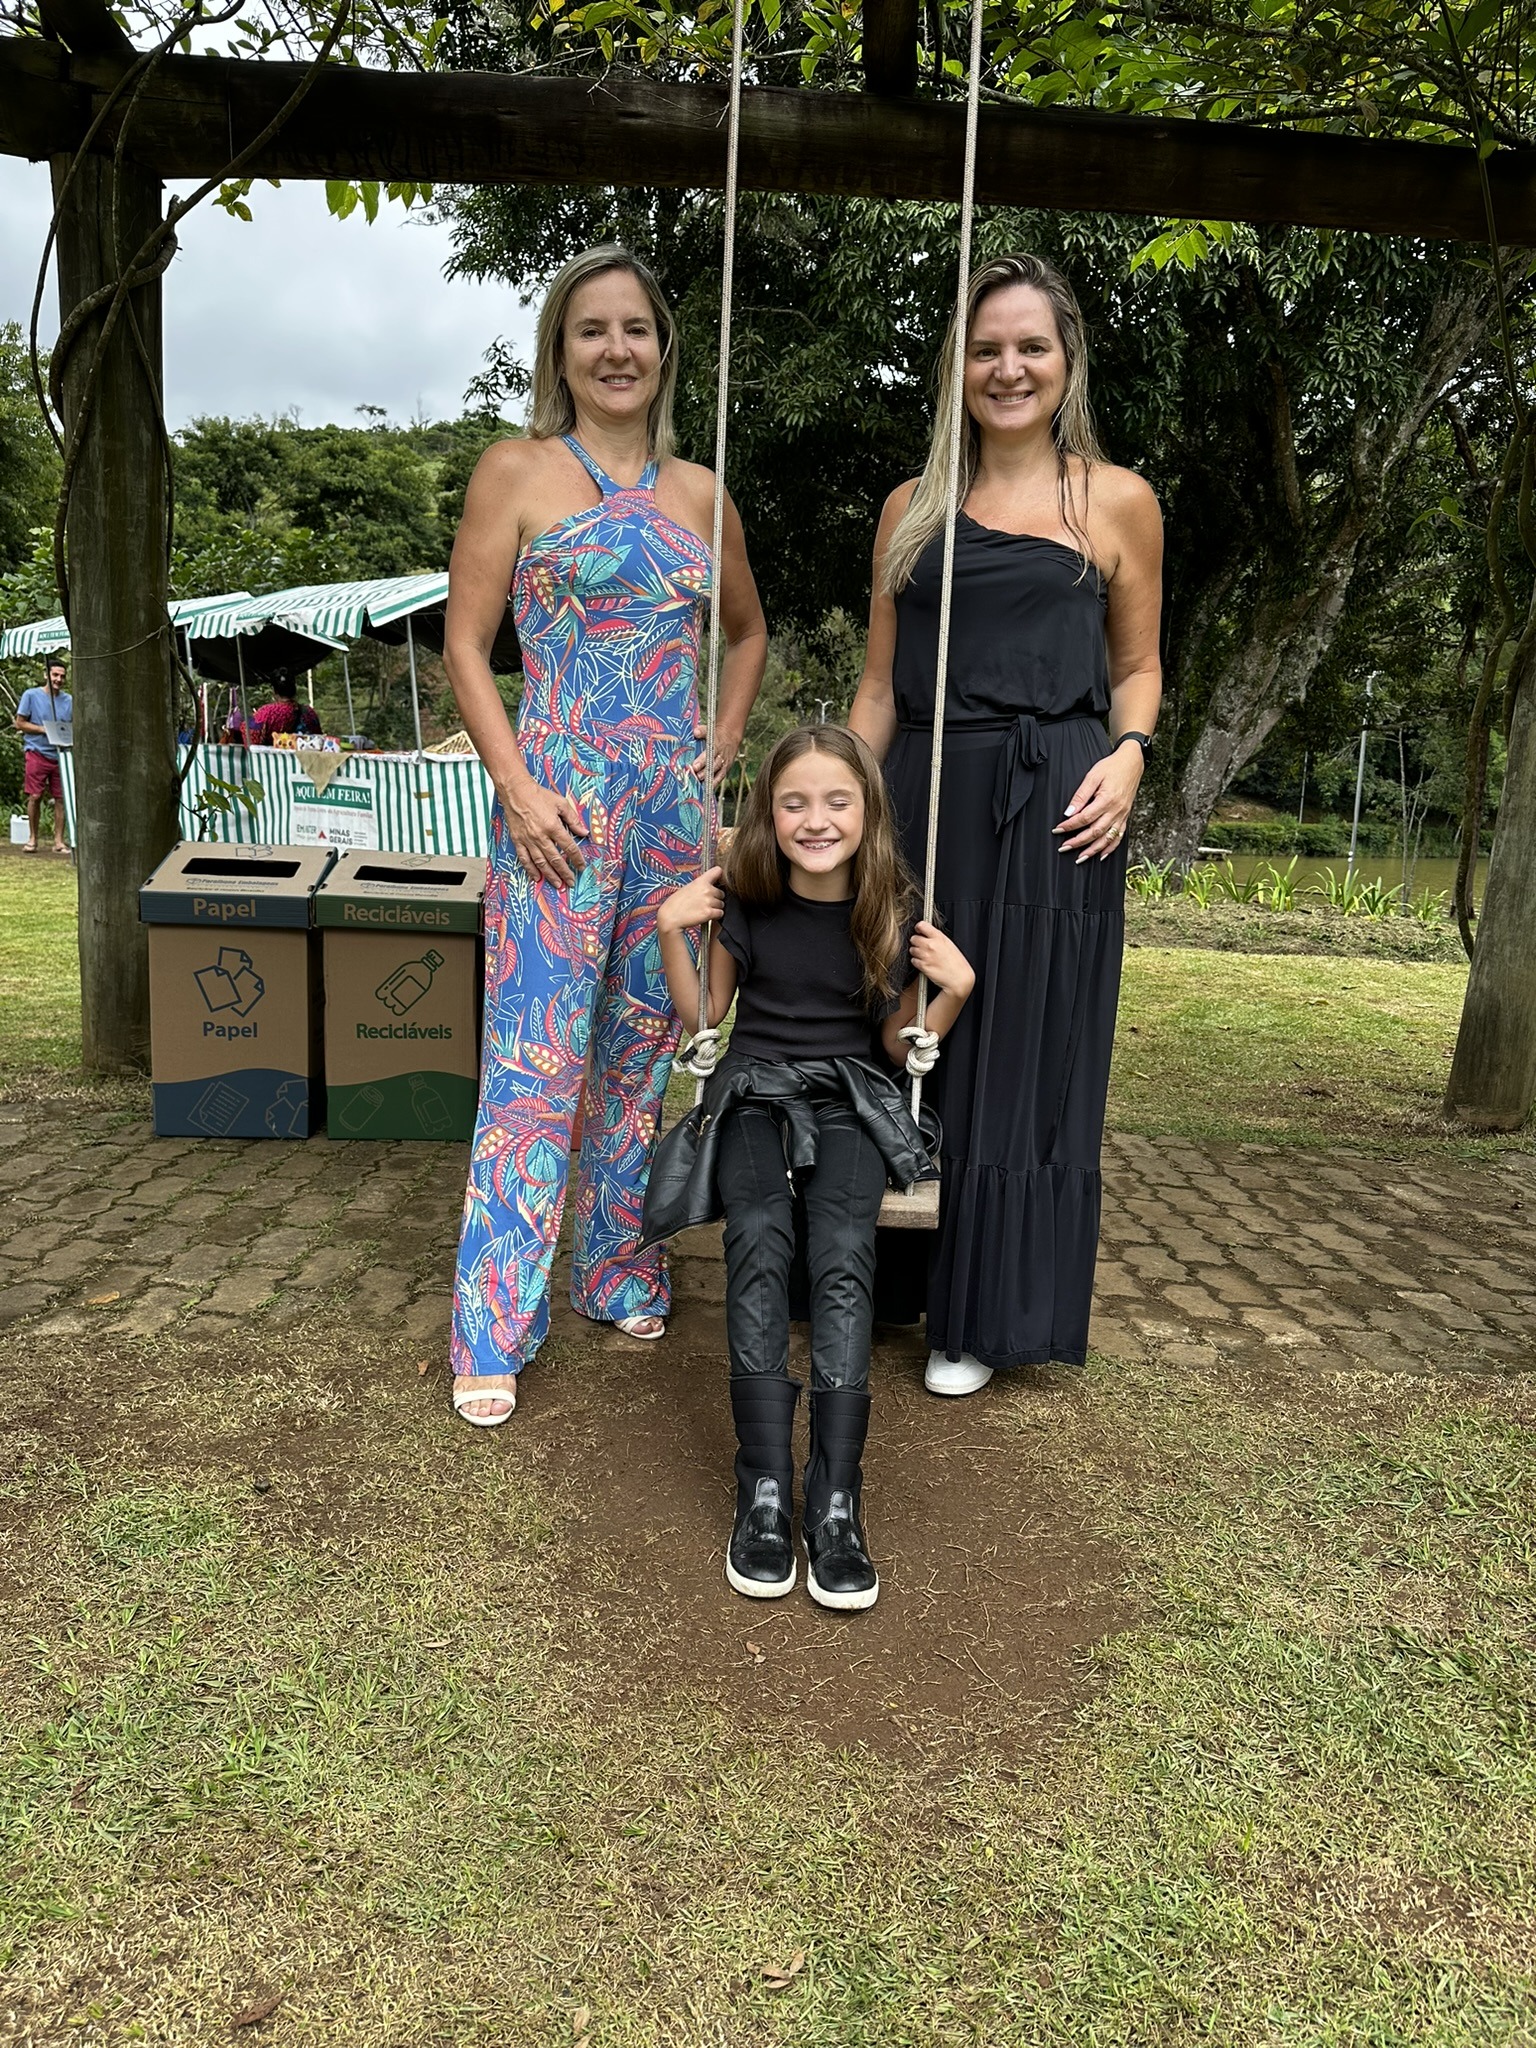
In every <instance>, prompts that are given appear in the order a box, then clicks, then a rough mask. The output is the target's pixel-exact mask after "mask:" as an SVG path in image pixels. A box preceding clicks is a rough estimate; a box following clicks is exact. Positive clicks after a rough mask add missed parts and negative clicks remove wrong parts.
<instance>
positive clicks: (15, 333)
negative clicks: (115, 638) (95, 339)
mask: <svg viewBox="0 0 1536 2048" xmlns="http://www.w3.org/2000/svg"><path fill="white" fill-rule="evenodd" d="M58 487H59V459H58V455H57V452H56V451H55V449H54V445H53V442H52V440H51V439H50V437H49V434H48V430H47V428H46V427H45V426H44V425H43V419H42V415H41V413H40V412H39V411H38V408H37V398H36V395H35V393H34V392H33V389H32V371H31V366H30V364H29V362H28V360H27V349H26V343H25V341H24V340H23V338H22V331H21V327H20V324H19V323H18V322H17V321H15V320H8V321H4V322H0V620H4V621H5V623H11V621H9V620H8V619H6V617H5V607H6V605H7V602H8V593H7V592H6V590H5V582H4V579H5V578H6V577H8V574H9V572H11V571H13V570H15V569H17V568H20V567H23V566H24V565H25V564H26V562H27V561H28V559H29V557H30V556H31V555H32V552H33V535H34V532H35V529H36V528H37V527H39V526H41V525H42V524H43V523H44V521H45V520H47V521H51V520H52V517H53V500H54V497H55V495H56V493H57V491H58Z"/></svg>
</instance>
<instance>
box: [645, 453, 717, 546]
mask: <svg viewBox="0 0 1536 2048" xmlns="http://www.w3.org/2000/svg"><path fill="white" fill-rule="evenodd" d="M658 481H659V482H663V484H664V488H665V489H666V491H667V492H668V494H669V495H670V496H671V497H672V501H673V503H674V504H679V505H686V506H687V507H688V511H689V523H690V524H691V525H695V526H698V525H700V522H702V528H701V530H704V529H707V528H708V526H709V522H710V519H711V518H712V517H713V515H714V508H715V472H714V471H713V470H712V469H708V468H706V467H705V465H704V464H703V463H702V462H685V461H684V460H683V458H682V457H681V456H680V455H669V456H668V457H667V460H666V462H665V463H664V464H663V466H662V473H661V477H660V478H659V479H658Z"/></svg>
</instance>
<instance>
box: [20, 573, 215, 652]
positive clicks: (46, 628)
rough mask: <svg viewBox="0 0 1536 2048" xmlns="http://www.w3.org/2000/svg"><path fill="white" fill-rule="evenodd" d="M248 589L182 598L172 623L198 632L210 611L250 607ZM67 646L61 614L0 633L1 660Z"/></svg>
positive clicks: (65, 630)
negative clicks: (232, 607)
mask: <svg viewBox="0 0 1536 2048" xmlns="http://www.w3.org/2000/svg"><path fill="white" fill-rule="evenodd" d="M251 602H252V598H251V594H250V592H249V591H248V590H231V591H228V592H226V593H225V595H224V596H222V597H181V598H178V599H177V600H176V602H175V604H173V605H172V606H171V619H172V622H173V623H174V624H175V625H176V626H177V627H178V628H180V629H181V630H183V631H186V630H188V629H190V630H191V631H193V632H198V631H201V627H200V626H199V625H197V624H196V623H195V622H196V621H198V620H200V619H201V618H203V616H204V615H205V614H206V613H208V612H209V611H210V610H218V611H222V610H226V609H228V608H229V607H230V606H233V605H242V604H250V603H251ZM68 645H69V627H68V626H67V625H66V624H65V622H64V615H63V613H62V612H61V613H60V614H59V615H58V616H57V617H56V618H52V619H35V620H34V621H33V622H32V624H31V625H30V626H11V627H9V628H8V629H7V631H5V632H4V633H0V661H14V660H24V659H25V658H26V657H27V656H28V655H34V654H55V653H57V652H58V650H59V649H60V648H61V647H68Z"/></svg>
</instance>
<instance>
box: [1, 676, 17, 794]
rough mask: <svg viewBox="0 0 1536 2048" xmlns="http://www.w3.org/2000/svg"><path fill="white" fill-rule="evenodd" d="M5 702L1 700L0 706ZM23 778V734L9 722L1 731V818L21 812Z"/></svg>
mask: <svg viewBox="0 0 1536 2048" xmlns="http://www.w3.org/2000/svg"><path fill="white" fill-rule="evenodd" d="M3 701H4V700H3V699H0V705H3ZM21 778H22V759H21V734H20V733H19V732H18V731H17V730H16V728H15V726H13V725H11V724H10V722H9V720H7V722H6V726H5V729H4V730H3V731H0V817H3V816H5V814H6V813H7V812H9V811H16V810H20V808H21V802H22V794H21Z"/></svg>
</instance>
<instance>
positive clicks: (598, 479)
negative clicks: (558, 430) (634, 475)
mask: <svg viewBox="0 0 1536 2048" xmlns="http://www.w3.org/2000/svg"><path fill="white" fill-rule="evenodd" d="M560 438H561V440H562V441H563V442H564V443H565V445H566V447H567V448H569V449H570V451H571V453H572V454H573V455H574V456H575V458H576V460H577V461H578V462H579V463H580V464H581V466H582V468H583V469H584V470H585V471H586V472H587V475H588V476H589V477H591V479H592V481H593V483H595V484H596V485H597V488H598V489H599V490H600V491H601V492H602V494H603V496H604V497H605V498H613V497H617V496H618V495H619V494H620V493H621V492H624V491H653V490H654V489H655V488H656V473H657V471H658V469H659V468H660V466H661V465H660V464H659V463H658V462H657V461H656V459H655V457H654V456H653V457H652V459H651V460H650V461H649V462H648V463H647V464H646V465H645V467H644V469H642V470H641V472H640V476H639V480H638V482H636V483H632V484H616V483H615V482H614V480H613V478H612V477H611V476H609V474H608V472H607V471H606V470H605V469H603V468H602V467H601V466H600V465H599V463H598V462H597V460H596V458H595V457H594V456H592V455H589V454H588V453H587V451H586V449H585V448H583V447H582V445H581V443H580V442H579V441H578V440H577V438H576V436H575V435H574V434H562V435H561V436H560Z"/></svg>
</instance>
